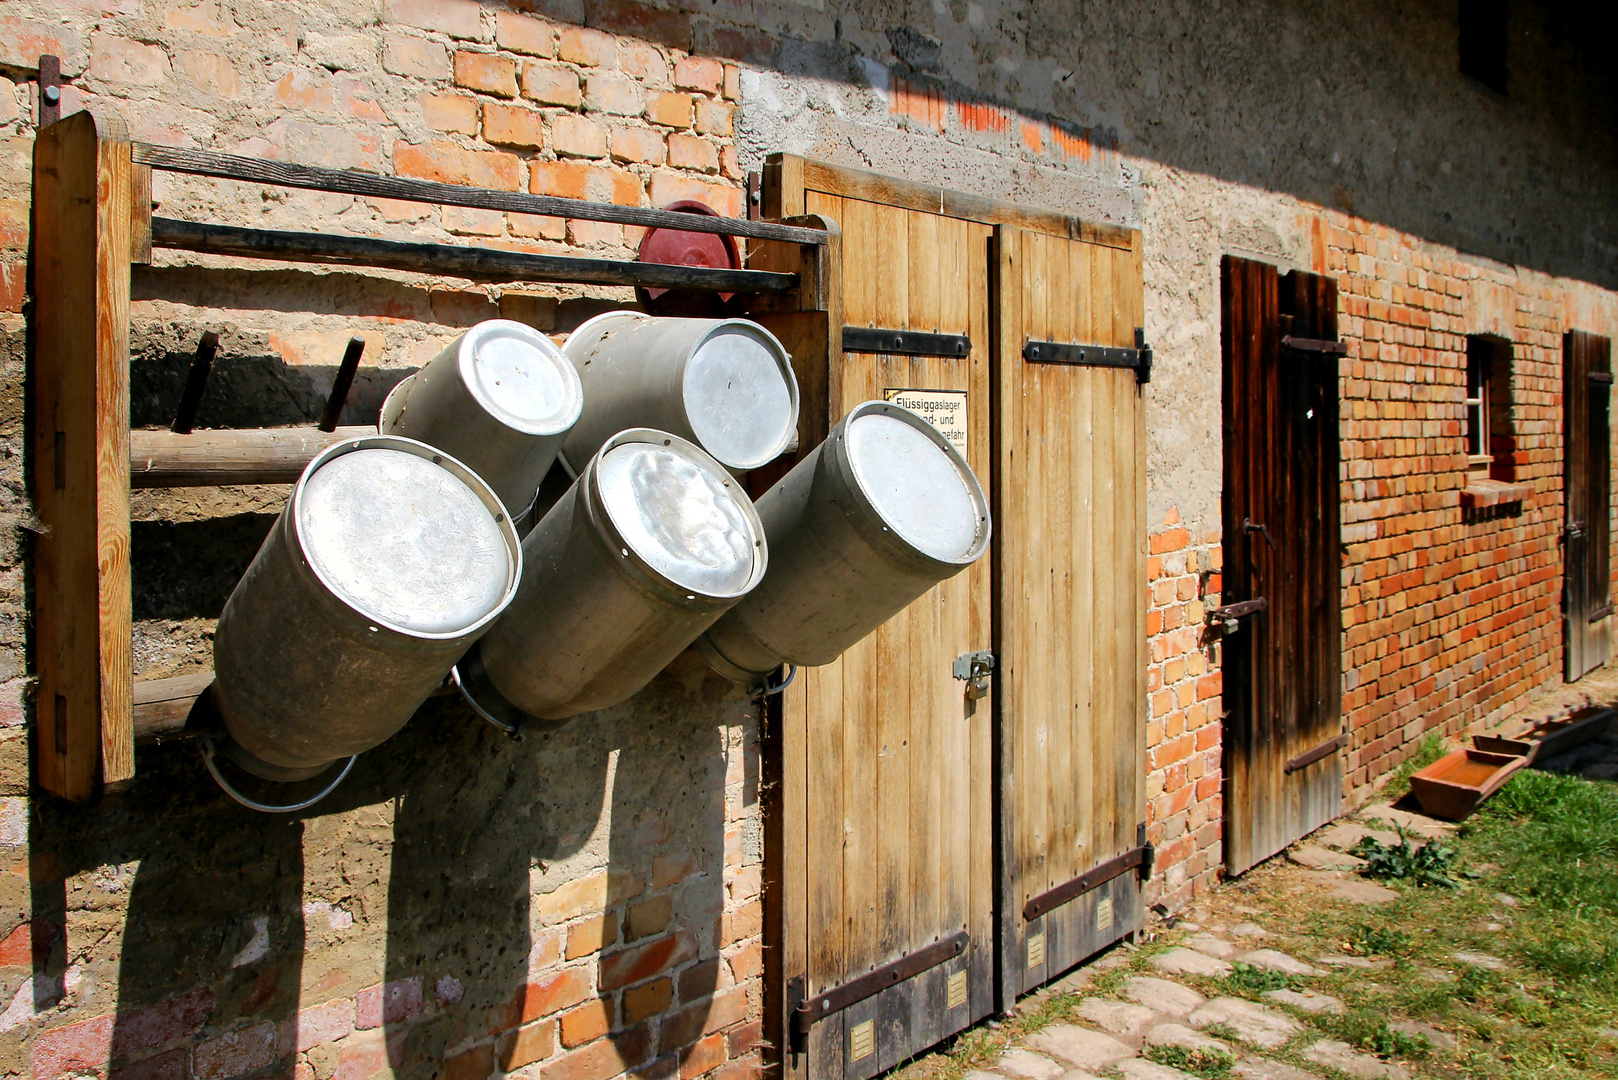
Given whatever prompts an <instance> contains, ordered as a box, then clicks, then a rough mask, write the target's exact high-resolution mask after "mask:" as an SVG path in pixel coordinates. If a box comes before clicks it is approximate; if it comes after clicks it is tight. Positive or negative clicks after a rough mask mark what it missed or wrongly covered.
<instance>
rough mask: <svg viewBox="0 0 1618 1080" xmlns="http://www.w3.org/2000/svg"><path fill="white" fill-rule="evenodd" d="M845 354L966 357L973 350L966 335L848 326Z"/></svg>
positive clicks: (970, 341)
mask: <svg viewBox="0 0 1618 1080" xmlns="http://www.w3.org/2000/svg"><path fill="white" fill-rule="evenodd" d="M843 351H844V352H862V353H895V354H897V355H900V356H966V355H967V354H969V353H970V352H971V351H972V339H971V338H969V337H967V336H966V335H965V334H924V333H922V332H921V331H919V330H886V329H883V328H882V327H879V326H845V327H843Z"/></svg>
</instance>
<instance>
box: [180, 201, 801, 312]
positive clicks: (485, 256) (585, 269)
mask: <svg viewBox="0 0 1618 1080" xmlns="http://www.w3.org/2000/svg"><path fill="white" fill-rule="evenodd" d="M689 216H690V217H691V218H692V219H693V220H709V219H699V218H698V217H697V215H695V214H692V215H689ZM152 244H153V246H155V247H165V248H175V249H178V250H181V251H200V252H204V253H206V254H209V255H235V256H242V257H246V258H250V259H283V260H286V261H288V262H317V263H337V264H339V265H344V266H381V267H386V268H388V269H390V270H411V271H415V272H416V273H422V274H443V275H448V276H452V277H464V278H471V279H474V280H479V281H502V282H505V281H560V282H577V283H580V284H586V285H649V286H653V287H656V288H665V289H668V288H680V289H703V290H706V291H708V292H747V293H750V292H789V291H791V290H792V289H795V288H797V285H798V279H797V276H796V275H794V274H773V273H766V272H763V271H759V270H715V269H710V268H708V267H705V266H667V265H664V264H663V263H643V262H628V261H624V260H621V259H582V258H576V257H573V256H567V255H535V254H532V253H530V252H526V251H505V250H503V249H500V248H483V247H463V246H459V245H450V244H420V243H408V242H403V241H398V240H379V239H377V238H375V237H370V236H341V235H338V234H336V233H305V232H284V231H280V230H274V229H245V228H239V227H237V226H234V225H207V224H203V223H200V222H195V221H177V220H175V219H174V218H153V219H152Z"/></svg>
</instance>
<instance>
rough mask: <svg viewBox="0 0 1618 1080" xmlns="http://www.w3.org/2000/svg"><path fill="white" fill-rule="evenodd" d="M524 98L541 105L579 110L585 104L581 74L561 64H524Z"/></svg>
mask: <svg viewBox="0 0 1618 1080" xmlns="http://www.w3.org/2000/svg"><path fill="white" fill-rule="evenodd" d="M522 96H523V97H525V98H527V99H528V100H530V101H537V102H539V103H540V104H541V105H560V106H562V107H563V108H567V109H577V108H578V107H579V106H580V105H581V104H583V103H584V93H583V91H582V90H580V89H579V73H578V72H576V71H574V70H573V69H572V68H569V67H563V66H562V65H560V64H534V63H529V64H524V65H523V66H522Z"/></svg>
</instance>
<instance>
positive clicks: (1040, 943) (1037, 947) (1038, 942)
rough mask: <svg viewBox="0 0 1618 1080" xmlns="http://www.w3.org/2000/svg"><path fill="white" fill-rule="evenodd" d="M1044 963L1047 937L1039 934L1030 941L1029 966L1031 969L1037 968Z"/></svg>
mask: <svg viewBox="0 0 1618 1080" xmlns="http://www.w3.org/2000/svg"><path fill="white" fill-rule="evenodd" d="M1044 962H1045V935H1044V934H1043V933H1038V934H1035V935H1034V936H1033V937H1031V938H1029V939H1028V966H1029V967H1031V968H1036V967H1039V965H1041V964H1043V963H1044Z"/></svg>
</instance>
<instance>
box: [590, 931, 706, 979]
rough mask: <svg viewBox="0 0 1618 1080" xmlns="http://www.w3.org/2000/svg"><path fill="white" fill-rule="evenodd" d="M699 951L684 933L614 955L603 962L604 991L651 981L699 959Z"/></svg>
mask: <svg viewBox="0 0 1618 1080" xmlns="http://www.w3.org/2000/svg"><path fill="white" fill-rule="evenodd" d="M696 952H697V948H696V940H695V939H694V938H693V937H692V936H691V935H690V934H689V933H687V932H686V931H684V930H681V931H678V932H676V933H673V934H669V935H667V936H666V937H661V938H655V939H653V940H652V941H649V942H647V943H646V944H644V945H636V946H634V947H633V948H629V949H623V950H621V951H619V952H616V953H610V954H608V955H607V956H604V957H602V960H601V970H600V975H599V979H600V985H601V988H602V989H603V990H615V989H617V988H618V987H620V986H628V985H630V984H631V983H637V982H641V981H642V980H644V979H650V978H652V977H653V976H655V975H659V974H661V973H663V972H664V971H667V970H668V969H670V968H673V967H676V966H678V965H679V964H682V963H684V962H685V961H687V960H690V959H691V958H692V957H694V956H696Z"/></svg>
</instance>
